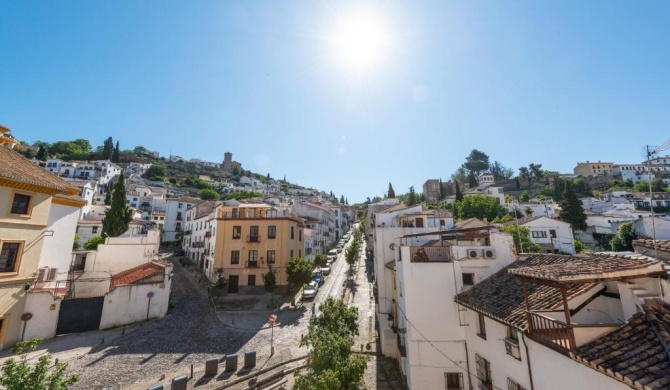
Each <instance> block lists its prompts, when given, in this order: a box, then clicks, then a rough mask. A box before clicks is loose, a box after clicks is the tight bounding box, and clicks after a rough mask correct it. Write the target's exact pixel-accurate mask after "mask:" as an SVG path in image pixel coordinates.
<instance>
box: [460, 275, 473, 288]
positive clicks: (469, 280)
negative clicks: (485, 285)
mask: <svg viewBox="0 0 670 390" xmlns="http://www.w3.org/2000/svg"><path fill="white" fill-rule="evenodd" d="M474 285H475V274H472V273H464V274H463V286H474Z"/></svg>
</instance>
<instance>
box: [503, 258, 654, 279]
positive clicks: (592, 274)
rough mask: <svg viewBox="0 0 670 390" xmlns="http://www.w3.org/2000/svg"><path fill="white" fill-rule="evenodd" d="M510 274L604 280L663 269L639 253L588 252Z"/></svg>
mask: <svg viewBox="0 0 670 390" xmlns="http://www.w3.org/2000/svg"><path fill="white" fill-rule="evenodd" d="M509 272H510V273H511V274H513V275H516V276H521V277H525V278H531V279H538V280H545V281H552V282H580V281H584V282H586V281H594V280H595V281H605V280H615V279H620V278H624V277H642V276H652V275H655V274H659V273H662V272H665V268H664V267H663V265H662V264H661V263H660V262H659V261H658V260H656V259H653V258H650V257H647V256H642V255H637V256H636V255H616V254H588V255H577V256H567V259H566V260H565V261H563V262H560V263H550V264H543V265H534V264H533V265H529V266H527V267H517V268H514V269H510V271H509Z"/></svg>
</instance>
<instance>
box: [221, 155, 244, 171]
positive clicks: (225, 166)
mask: <svg viewBox="0 0 670 390" xmlns="http://www.w3.org/2000/svg"><path fill="white" fill-rule="evenodd" d="M221 169H222V170H224V171H226V172H228V173H236V172H235V171H237V172H239V171H241V170H242V164H240V163H238V162H237V161H233V154H232V153H230V152H226V153H224V154H223V163H222V164H221Z"/></svg>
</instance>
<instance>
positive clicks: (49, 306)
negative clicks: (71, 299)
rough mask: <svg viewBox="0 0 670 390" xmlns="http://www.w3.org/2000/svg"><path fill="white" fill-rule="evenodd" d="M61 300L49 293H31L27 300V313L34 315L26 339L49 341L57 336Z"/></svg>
mask: <svg viewBox="0 0 670 390" xmlns="http://www.w3.org/2000/svg"><path fill="white" fill-rule="evenodd" d="M60 303H61V300H60V298H56V297H55V296H54V295H53V294H52V293H51V292H48V291H38V292H34V291H31V292H30V293H29V294H28V296H27V298H26V312H29V313H32V315H33V318H31V319H30V321H28V323H27V326H26V334H25V337H24V339H25V340H28V339H31V338H33V337H39V338H41V339H49V338H52V337H54V336H55V335H56V325H57V324H58V312H59V310H60Z"/></svg>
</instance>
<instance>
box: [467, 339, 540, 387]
mask: <svg viewBox="0 0 670 390" xmlns="http://www.w3.org/2000/svg"><path fill="white" fill-rule="evenodd" d="M521 340H522V341H523V348H524V349H525V350H526V365H527V366H528V378H529V379H530V390H534V389H535V386H534V385H533V371H532V370H531V369H530V355H529V354H528V345H526V336H525V335H524V333H523V332H521ZM468 371H469V369H468Z"/></svg>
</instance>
